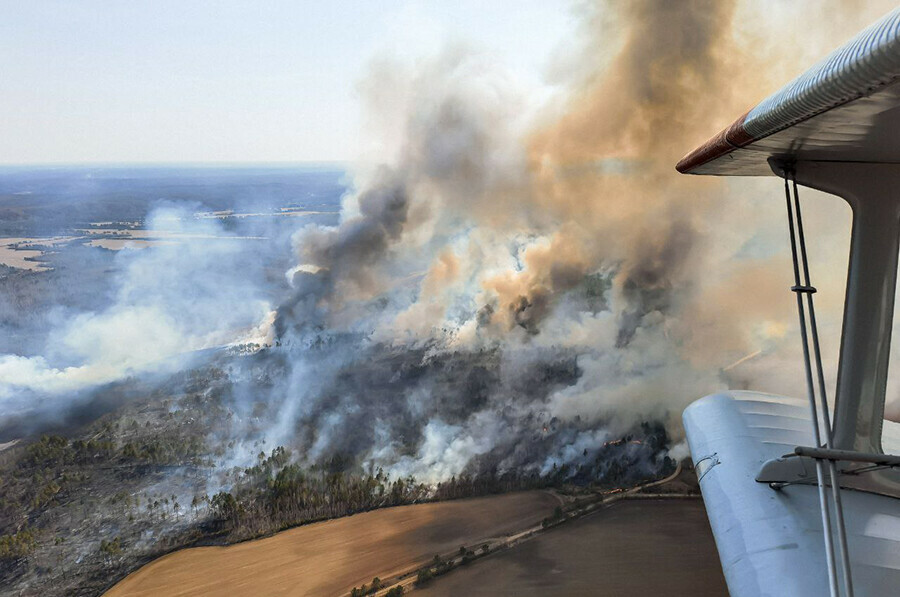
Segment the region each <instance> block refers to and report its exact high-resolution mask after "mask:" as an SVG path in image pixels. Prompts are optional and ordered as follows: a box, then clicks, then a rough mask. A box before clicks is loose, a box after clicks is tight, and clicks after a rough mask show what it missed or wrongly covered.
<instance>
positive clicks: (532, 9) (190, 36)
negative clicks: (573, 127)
mask: <svg viewBox="0 0 900 597" xmlns="http://www.w3.org/2000/svg"><path fill="white" fill-rule="evenodd" d="M0 14H2V18H0V163H7V164H9V163H76V162H185V161H187V162H217V161H229V162H248V161H291V162H293V161H334V160H349V159H353V158H354V157H355V156H356V154H357V153H358V151H359V150H360V138H359V132H360V126H359V122H360V110H361V107H360V100H359V98H358V96H357V92H356V84H357V82H358V81H359V80H360V79H361V78H362V77H363V76H364V75H365V72H366V67H367V64H368V63H369V62H370V60H372V58H373V57H375V56H376V55H380V54H383V53H385V52H394V53H395V54H396V53H398V52H402V53H404V54H407V57H408V56H419V55H427V54H429V53H432V52H435V51H437V49H438V48H439V47H440V46H441V45H442V44H443V43H444V42H445V41H446V40H447V39H452V40H456V41H458V40H463V41H468V42H471V43H472V44H473V45H475V46H476V47H480V48H483V49H485V50H486V51H488V52H491V53H495V54H496V56H497V59H498V60H499V61H500V62H501V63H504V64H506V65H507V66H508V67H509V68H510V69H512V70H513V72H515V73H517V74H518V76H520V77H522V78H523V79H525V80H529V81H531V82H534V83H539V82H540V81H541V79H542V77H543V74H544V72H545V70H546V67H547V63H548V59H549V57H550V56H551V55H552V54H553V52H554V51H555V49H556V48H558V47H559V44H560V43H561V41H562V40H564V39H566V38H567V37H570V36H571V35H572V32H573V31H574V29H575V24H574V16H573V14H572V10H571V7H570V3H569V2H567V1H565V0H559V1H556V2H554V1H553V0H508V1H500V0H494V1H491V0H482V1H481V2H478V1H470V0H455V1H452V2H449V1H445V2H439V1H433V2H426V1H420V2H413V1H407V0H382V1H376V0H370V1H365V0H359V1H331V2H329V1H324V0H323V1H319V2H312V1H308V0H303V1H299V0H298V1H294V2H288V1H251V0H246V1H244V2H232V1H223V0H219V1H192V0H180V1H170V0H151V1H146V2H137V1H134V2H131V1H129V2H124V1H113V0H109V1H87V0H86V1H80V2H79V1H71V0H59V1H48V0H27V1H22V0H0Z"/></svg>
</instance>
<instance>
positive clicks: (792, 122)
mask: <svg viewBox="0 0 900 597" xmlns="http://www.w3.org/2000/svg"><path fill="white" fill-rule="evenodd" d="M677 169H678V171H679V172H682V173H685V174H702V175H716V176H759V175H772V174H775V175H776V176H779V177H781V178H784V179H785V198H786V206H787V212H788V221H789V222H790V233H791V245H792V248H793V262H794V275H795V285H794V287H793V288H792V289H791V290H793V291H794V292H795V294H796V297H797V305H798V310H799V316H800V324H801V329H802V330H803V333H802V342H803V347H804V354H805V357H806V358H805V365H806V369H805V371H806V379H807V386H808V396H807V398H808V399H807V400H797V399H791V398H785V397H780V396H773V395H767V394H760V393H754V392H723V393H720V394H716V395H713V396H707V397H705V398H702V399H700V400H698V401H696V402H694V403H693V404H692V405H691V406H689V407H688V408H687V409H686V410H685V412H684V425H685V430H686V432H687V436H688V441H689V443H690V448H691V453H692V458H693V460H694V464H695V466H696V470H697V475H698V477H699V479H700V486H701V489H702V491H703V499H704V503H705V505H706V510H707V513H708V516H709V520H710V524H711V526H712V530H713V534H714V535H715V539H716V546H717V548H718V551H719V556H720V559H721V561H722V568H723V571H724V573H725V579H726V581H727V583H728V589H729V591H730V593H731V595H732V596H733V597H745V596H747V597H749V596H760V595H773V596H774V595H778V596H781V595H787V596H797V597H806V596H809V597H821V596H826V595H832V596H833V597H839V596H844V597H851V596H852V595H857V596H875V595H878V596H886V595H900V457H898V456H892V454H893V455H896V454H900V424H896V423H891V422H889V421H884V401H885V387H886V384H887V374H888V361H889V354H890V342H891V327H892V323H893V317H894V296H895V290H896V282H897V265H898V260H897V257H898V246H900V9H897V10H895V11H893V12H891V13H890V14H888V15H887V16H885V17H884V18H883V19H882V20H880V21H878V22H877V23H875V24H874V25H872V26H871V27H869V28H868V29H866V30H864V31H862V32H861V33H860V34H859V35H858V36H857V37H856V38H854V39H853V40H852V41H851V42H850V43H848V44H847V45H846V46H844V47H842V48H839V49H838V50H836V51H835V52H833V53H832V54H830V55H829V56H828V57H826V58H825V59H824V60H823V61H821V62H820V63H819V64H817V65H815V66H813V67H812V68H811V69H809V70H808V71H807V72H805V73H804V74H803V75H801V76H800V77H798V78H797V79H795V80H794V81H792V82H791V83H789V84H788V85H787V86H785V87H784V88H783V89H781V90H780V91H778V92H777V93H775V94H774V95H772V96H770V97H769V98H767V99H766V100H764V101H763V102H762V103H760V104H759V105H758V106H756V107H755V108H753V109H752V110H751V111H750V112H748V113H747V114H746V115H744V116H742V117H741V118H739V119H738V120H737V121H735V122H734V123H733V124H732V125H731V126H729V127H728V128H726V129H725V130H724V131H722V132H721V133H719V134H718V135H716V136H715V137H713V138H712V139H710V141H708V142H707V143H705V144H704V145H702V146H701V147H699V148H697V149H696V150H694V151H693V152H691V153H690V154H688V155H687V156H686V157H685V158H684V159H683V160H681V162H679V163H678V166H677ZM798 187H810V188H814V189H819V190H822V191H825V192H828V193H831V194H834V195H838V196H840V197H842V198H843V199H845V200H846V201H847V202H848V203H849V204H850V206H851V208H852V210H853V226H852V237H851V248H850V265H849V273H848V278H847V294H846V302H845V305H844V324H843V332H842V338H841V352H840V365H839V372H838V381H837V390H836V396H835V397H834V404H833V408H832V406H830V405H829V404H828V400H827V396H826V391H825V390H826V388H825V383H824V376H823V375H822V366H821V357H820V355H819V342H818V335H817V332H816V328H815V311H814V302H813V296H814V292H815V289H814V288H813V286H812V283H811V282H810V279H809V270H808V264H807V258H806V246H805V240H804V237H803V227H802V217H801V213H800V201H799V197H798V193H797V192H798Z"/></svg>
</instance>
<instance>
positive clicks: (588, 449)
mask: <svg viewBox="0 0 900 597" xmlns="http://www.w3.org/2000/svg"><path fill="white" fill-rule="evenodd" d="M732 12H733V7H732V6H730V5H728V4H726V3H719V2H707V3H694V4H691V5H688V6H684V5H680V4H672V3H665V2H641V3H629V4H626V5H623V10H622V11H621V12H620V13H619V18H620V19H621V21H620V22H617V23H616V25H624V26H625V27H626V29H625V32H624V34H623V37H622V40H621V41H622V44H623V45H622V49H621V51H620V53H619V54H618V56H617V57H616V58H615V60H614V62H613V63H612V64H611V65H610V66H608V67H607V68H606V69H605V73H606V74H605V75H604V77H603V78H602V79H601V80H594V79H593V78H591V77H590V76H587V75H586V76H585V77H584V80H583V81H582V82H581V84H580V85H579V87H578V89H577V90H576V92H575V94H574V99H572V100H569V101H570V103H569V104H568V105H567V106H566V107H565V115H564V116H563V117H562V118H559V119H557V121H556V122H555V123H553V124H538V125H537V126H535V124H534V118H532V119H528V120H526V119H525V118H523V117H522V114H523V113H527V112H528V111H527V110H523V109H522V107H523V106H524V105H525V104H526V103H527V102H525V101H524V100H523V99H522V98H521V97H518V96H516V95H515V93H514V91H513V89H512V88H511V87H512V86H511V85H510V84H509V80H508V78H507V77H505V76H504V75H503V74H502V73H500V74H498V72H497V71H496V69H495V68H491V67H489V65H488V64H487V63H486V61H485V59H484V57H483V56H480V55H479V54H476V53H472V52H467V51H464V50H459V49H453V50H450V51H447V52H445V53H444V54H442V55H441V56H439V57H438V58H437V59H435V60H433V61H432V62H431V63H428V64H422V65H419V66H418V67H417V68H415V69H413V70H412V72H409V73H406V78H405V79H404V77H403V76H401V75H398V74H396V73H394V74H392V75H391V76H392V77H393V83H397V82H398V81H399V82H400V85H395V86H393V90H392V91H393V92H394V93H396V94H398V96H402V97H400V99H399V100H398V99H397V98H393V99H394V101H393V102H392V103H393V104H394V105H401V106H403V107H404V108H405V112H404V113H403V115H402V117H396V116H395V117H394V118H393V119H392V120H391V121H392V122H398V121H399V122H401V123H402V127H403V133H404V134H403V135H402V140H401V142H400V143H399V144H398V147H397V149H396V158H395V159H394V160H393V162H392V163H390V164H389V165H386V166H383V167H381V168H379V169H376V170H374V171H370V172H368V173H367V174H366V175H364V176H361V179H360V181H359V182H360V184H359V190H358V191H357V192H356V193H354V194H353V195H352V196H349V197H348V198H347V199H346V201H345V205H344V211H343V216H342V221H341V223H340V225H339V226H337V227H333V228H321V227H315V226H313V227H308V228H305V229H303V230H301V231H300V232H298V233H297V235H296V237H295V246H296V251H297V255H298V257H299V264H298V266H297V267H296V268H295V269H294V270H292V279H291V282H292V286H293V287H294V289H295V292H294V294H293V297H292V299H291V300H290V301H288V302H287V303H285V304H284V305H282V307H281V308H280V309H279V311H278V317H277V319H276V329H277V334H278V337H279V339H280V343H281V346H282V348H283V349H284V350H285V351H288V352H289V354H290V356H289V357H286V358H285V367H286V369H287V370H288V371H289V373H286V377H287V378H289V379H290V380H291V382H290V384H289V387H288V388H286V389H285V390H284V398H283V400H282V401H281V404H282V407H281V410H278V411H277V412H278V415H277V418H278V420H279V421H282V422H284V421H291V422H292V423H291V424H290V425H288V427H280V428H279V433H283V434H286V435H293V434H295V433H296V434H297V435H296V437H297V438H299V439H298V440H295V441H299V442H300V443H301V444H302V443H303V442H305V443H306V445H305V446H304V449H303V450H301V452H302V453H305V454H307V455H308V457H309V458H311V459H322V458H326V459H327V458H334V457H335V456H340V457H342V458H344V457H347V456H349V458H350V459H351V460H352V459H355V460H356V461H357V463H359V464H366V463H369V464H372V465H379V466H384V467H387V468H388V469H389V470H391V471H394V472H399V473H403V474H406V473H410V474H415V475H416V476H417V477H419V478H422V477H424V478H430V479H441V478H446V477H449V476H450V475H454V474H459V473H462V472H476V473H477V472H479V471H480V470H490V471H503V470H510V469H520V470H521V469H526V470H535V471H539V472H542V473H546V472H547V471H548V470H550V469H551V468H552V467H553V466H554V465H564V464H573V463H578V462H579V461H581V460H583V461H588V460H590V458H592V457H593V456H594V455H596V453H597V452H598V450H600V449H601V447H602V446H603V444H604V442H606V441H608V440H609V439H610V438H614V437H617V436H619V435H621V434H624V433H628V432H629V431H631V430H633V429H635V428H636V427H637V426H638V425H639V424H640V423H641V422H643V421H654V422H656V421H662V422H665V423H668V424H670V427H671V428H672V429H674V430H676V431H675V433H676V434H677V428H678V425H677V423H676V422H675V421H677V418H678V416H679V414H680V410H681V407H683V406H684V404H685V403H686V402H687V401H688V400H689V399H692V398H695V397H697V396H699V395H702V394H704V393H709V392H711V391H714V390H716V389H719V388H721V387H724V386H725V384H726V380H724V379H723V378H722V377H721V376H720V374H719V370H720V369H721V368H722V367H724V366H725V365H726V364H727V363H728V362H729V361H728V360H727V359H729V358H731V360H732V361H733V360H735V358H739V356H741V354H742V353H741V351H742V350H746V347H744V346H739V347H738V348H737V349H736V350H735V351H734V354H736V355H738V356H737V357H734V355H732V354H730V353H728V352H727V351H726V352H724V353H723V355H722V357H723V358H724V359H725V360H724V361H723V362H721V363H717V364H713V365H712V366H700V367H698V366H695V364H694V363H692V359H691V356H690V355H689V354H687V353H688V352H689V350H690V346H689V345H690V337H689V324H687V323H686V322H685V321H684V320H683V317H684V310H683V306H684V304H685V303H686V302H687V301H689V300H690V298H691V293H692V290H693V288H692V286H691V283H690V280H691V279H692V278H693V277H694V276H695V275H697V273H698V272H697V268H698V265H699V263H698V260H697V259H696V257H695V253H696V251H697V248H698V245H700V246H702V242H703V239H702V236H703V233H702V231H700V230H698V228H697V226H696V218H697V214H698V213H700V211H702V210H708V203H709V202H708V198H709V196H710V190H711V189H710V186H709V185H707V184H699V185H698V184H697V182H696V181H690V180H682V179H678V178H676V177H675V176H674V175H673V174H672V164H673V163H674V162H675V161H676V157H677V155H678V153H677V152H679V151H681V150H682V149H683V148H684V147H685V139H687V138H690V135H688V134H687V131H688V130H689V129H692V128H694V127H695V126H696V123H697V122H703V121H707V120H708V116H709V115H710V113H711V111H713V110H715V109H720V108H719V106H718V103H717V101H713V99H711V98H710V99H707V100H705V101H704V100H703V99H702V98H699V97H698V94H697V93H696V89H698V88H707V89H715V88H719V87H721V86H722V83H723V81H724V73H723V68H724V64H723V61H722V60H720V59H719V57H718V54H719V53H720V52H724V51H726V50H727V48H726V47H725V44H726V42H727V40H728V39H729V35H728V31H729V21H730V18H731V16H732ZM606 14H608V11H607V12H606ZM600 16H601V15H600V13H599V11H598V13H597V14H593V15H591V18H590V19H589V22H590V26H591V27H597V28H605V26H604V25H602V24H601V23H600V22H599V21H600ZM589 33H590V36H591V37H593V36H595V35H597V34H598V33H599V32H597V31H591V32H589ZM589 62H590V61H589ZM385 68H386V67H384V66H382V67H381V69H379V70H378V71H377V73H376V75H377V76H380V77H384V76H385V72H386V71H385ZM599 68H600V65H598V64H596V63H589V64H587V65H585V72H586V73H590V74H591V75H592V76H595V73H596V72H598V69H599ZM397 87H399V90H397ZM370 88H371V89H378V90H379V93H384V91H383V90H380V89H379V87H378V86H377V85H371V86H370ZM375 103H376V105H381V106H384V105H385V104H387V103H389V102H387V101H385V98H383V97H379V98H375ZM727 108H728V106H726V109H727ZM537 119H538V121H539V123H540V122H542V121H549V120H551V119H552V117H550V116H547V115H540V114H539V115H538V116H537ZM311 386H312V389H311ZM298 404H299V406H298ZM273 441H275V442H280V441H286V439H285V438H282V437H275V438H273Z"/></svg>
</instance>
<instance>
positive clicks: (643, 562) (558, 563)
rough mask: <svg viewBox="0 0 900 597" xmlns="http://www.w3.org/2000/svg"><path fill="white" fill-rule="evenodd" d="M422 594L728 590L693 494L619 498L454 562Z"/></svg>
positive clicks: (717, 594) (671, 595)
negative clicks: (480, 556) (461, 563)
mask: <svg viewBox="0 0 900 597" xmlns="http://www.w3.org/2000/svg"><path fill="white" fill-rule="evenodd" d="M415 595H417V596H418V595H421V596H422V597H450V596H457V595H466V596H467V597H478V596H485V597H487V596H491V597H495V596H501V597H502V596H513V595H515V596H516V597H538V596H540V597H545V596H547V595H554V596H559V597H562V596H570V595H571V596H575V595H596V596H598V597H603V596H609V597H618V596H620V595H666V596H667V597H688V596H690V597H727V595H728V590H727V589H726V587H725V579H724V578H723V576H722V571H721V568H720V565H719V557H718V554H717V553H716V547H715V543H714V542H713V537H712V533H711V532H710V529H709V523H708V522H707V519H706V513H705V511H704V509H703V502H702V501H701V500H699V499H669V500H646V499H642V500H622V501H619V502H617V503H615V504H614V505H612V506H610V507H609V508H607V509H604V510H601V511H599V512H597V513H595V514H592V515H590V516H587V517H585V518H583V519H579V520H575V521H572V522H571V523H568V524H565V525H562V526H559V527H556V528H554V529H550V530H548V531H547V532H546V533H543V534H541V535H539V536H537V537H535V538H534V539H532V540H530V541H527V542H525V543H523V544H521V545H518V546H516V547H514V548H512V549H510V550H508V551H504V552H501V553H498V554H494V555H492V556H490V557H488V558H485V559H484V560H481V561H479V562H476V563H473V564H472V565H470V566H466V567H462V568H458V569H456V570H453V571H452V572H450V573H448V574H446V575H445V576H443V577H441V578H439V579H436V580H435V581H432V582H431V583H430V584H429V585H428V586H426V587H424V588H422V589H419V590H417V591H416V592H415Z"/></svg>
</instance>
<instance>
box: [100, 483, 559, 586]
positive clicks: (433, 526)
mask: <svg viewBox="0 0 900 597" xmlns="http://www.w3.org/2000/svg"><path fill="white" fill-rule="evenodd" d="M558 504H559V501H558V500H557V499H556V498H555V497H554V496H553V495H552V494H550V493H548V492H544V491H529V492H520V493H512V494H506V495H500V496H494V497H486V498H476V499H467V500H455V501H449V502H435V503H428V504H417V505H412V506H402V507H395V508H386V509H382V510H376V511H372V512H367V513H364V514H357V515H355V516H349V517H344V518H338V519H335V520H329V521H325V522H320V523H315V524H310V525H306V526H302V527H298V528H295V529H291V530H288V531H284V532H282V533H279V534H277V535H274V536H272V537H267V538H265V539H259V540H256V541H248V542H245V543H239V544H237V545H232V546H228V547H199V548H192V549H185V550H181V551H177V552H175V553H172V554H169V555H167V556H165V557H162V558H160V559H158V560H156V561H154V562H151V563H150V564H148V565H146V566H144V567H143V568H141V569H140V570H138V571H137V572H135V573H133V574H131V575H129V576H128V577H126V578H125V579H124V580H123V581H122V582H120V583H118V584H117V585H116V586H114V587H113V588H112V589H110V590H109V591H108V592H107V593H106V595H107V596H108V597H123V596H125V595H128V596H150V595H167V596H171V597H174V596H178V595H229V596H232V597H238V596H242V595H247V596H256V595H288V594H290V595H339V594H342V593H346V592H349V590H350V589H351V588H352V587H354V586H358V585H362V584H364V583H368V582H371V581H372V578H373V577H375V576H379V575H380V576H381V577H382V578H384V577H385V576H386V573H389V572H391V571H395V570H398V569H401V568H406V567H409V566H413V565H415V564H417V563H423V562H425V561H426V560H429V559H431V558H432V557H433V556H434V555H435V554H438V553H443V552H447V551H452V550H454V549H457V548H458V547H459V546H461V545H470V544H472V542H475V541H478V540H480V539H484V538H488V537H492V536H498V535H504V534H506V533H511V532H513V531H516V530H519V529H521V528H522V527H524V526H527V525H528V524H534V523H535V522H537V521H540V520H541V519H542V518H543V517H545V516H547V515H548V514H550V513H551V512H552V511H553V509H554V508H555V507H556V506H557V505H558Z"/></svg>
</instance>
